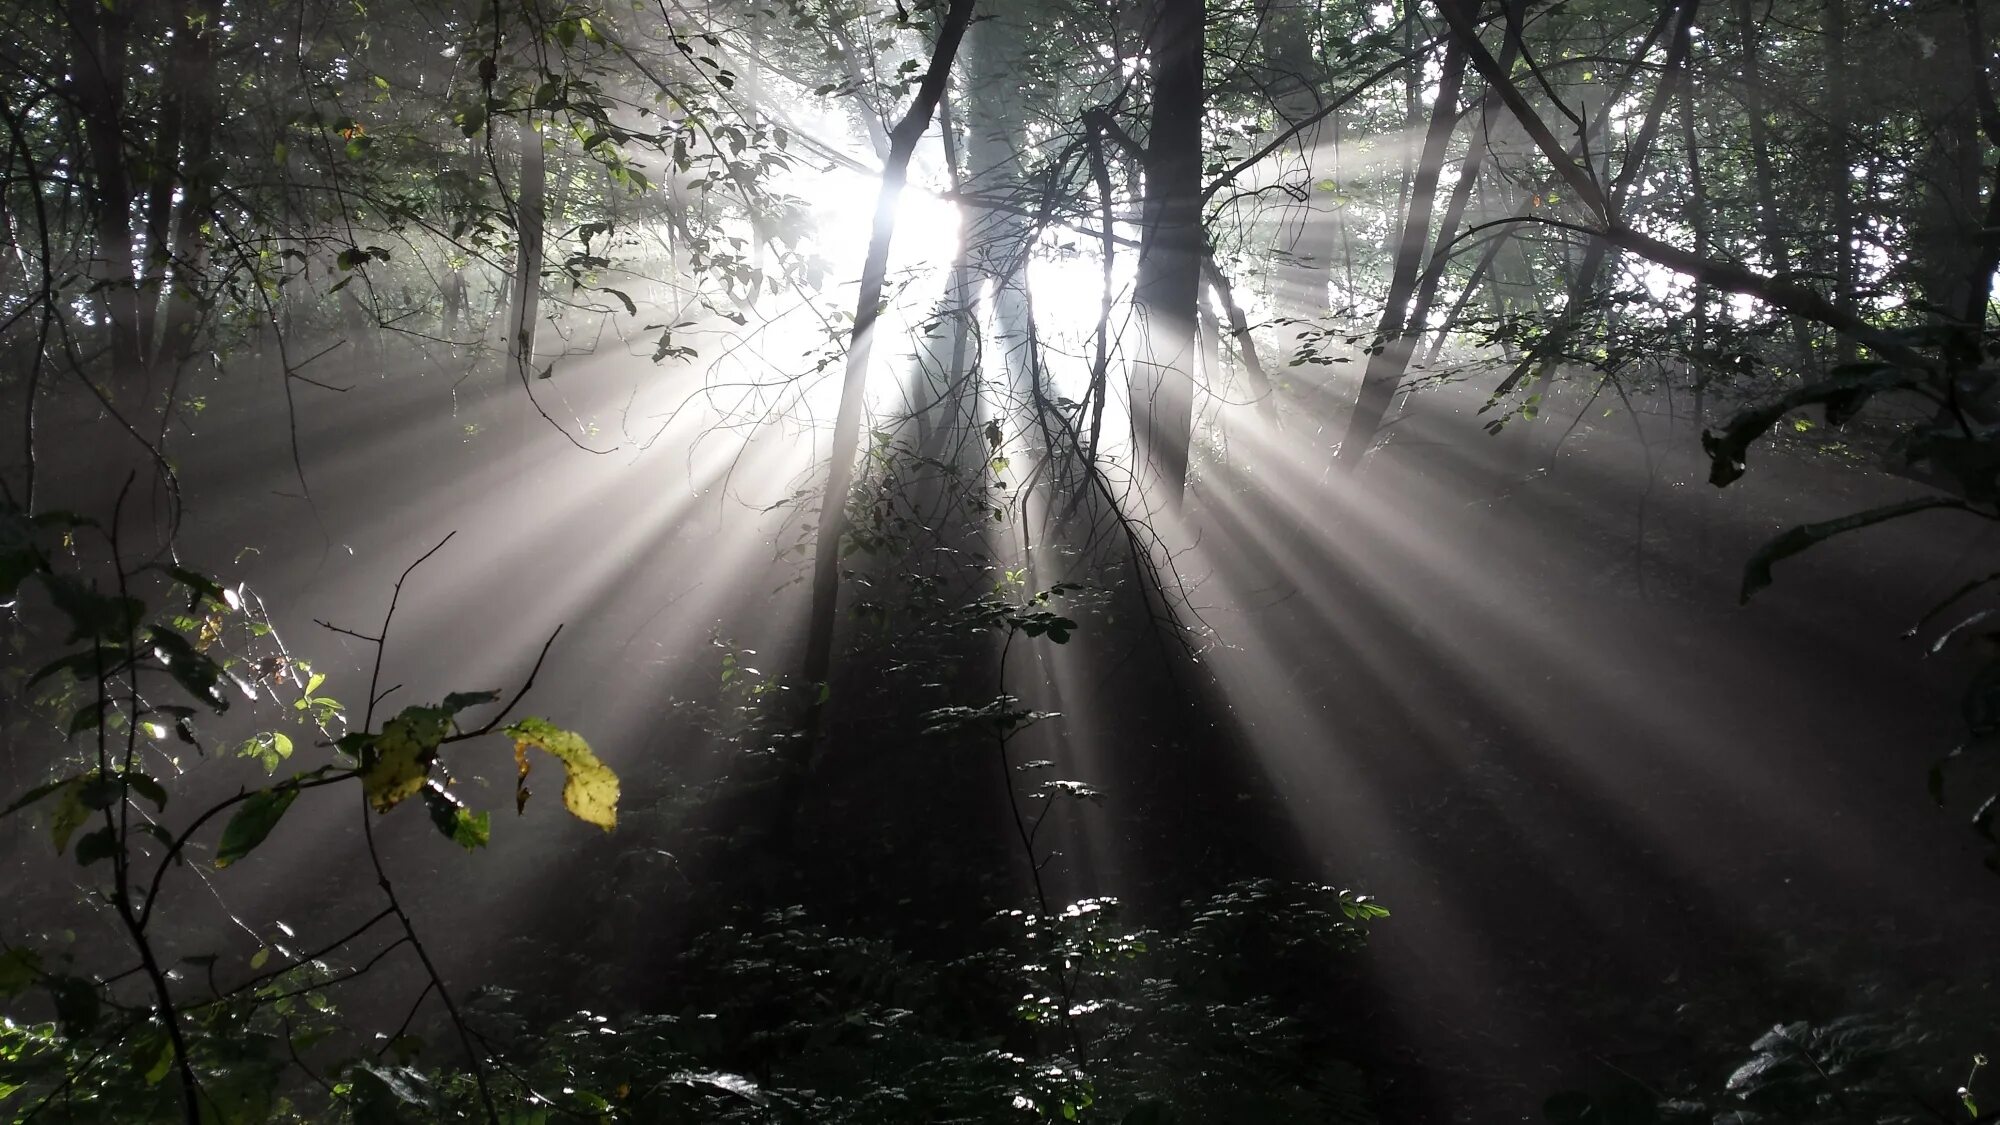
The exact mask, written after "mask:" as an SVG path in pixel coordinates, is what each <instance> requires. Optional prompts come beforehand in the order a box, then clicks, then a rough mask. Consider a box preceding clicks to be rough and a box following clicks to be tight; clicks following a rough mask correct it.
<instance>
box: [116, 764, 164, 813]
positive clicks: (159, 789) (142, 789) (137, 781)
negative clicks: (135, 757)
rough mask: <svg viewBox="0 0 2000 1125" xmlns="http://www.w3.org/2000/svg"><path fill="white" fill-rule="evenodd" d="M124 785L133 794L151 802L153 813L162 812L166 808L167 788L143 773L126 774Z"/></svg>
mask: <svg viewBox="0 0 2000 1125" xmlns="http://www.w3.org/2000/svg"><path fill="white" fill-rule="evenodd" d="M125 784H126V785H127V786H129V787H130V788H131V790H132V791H133V792H134V793H137V794H138V795H139V796H141V797H144V798H146V799H147V800H148V801H151V802H153V811H155V812H164V811H165V810H166V807H167V787H166V786H164V785H161V784H160V783H159V782H158V781H156V780H154V779H153V778H150V777H147V776H146V775H145V774H143V773H128V774H126V775H125Z"/></svg>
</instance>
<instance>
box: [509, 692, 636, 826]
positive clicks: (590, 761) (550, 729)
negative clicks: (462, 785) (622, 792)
mask: <svg viewBox="0 0 2000 1125" xmlns="http://www.w3.org/2000/svg"><path fill="white" fill-rule="evenodd" d="M505 729H506V732H507V734H509V735H511V736H512V737H513V739H514V758H515V761H516V763H517V764H518V768H519V770H520V773H521V776H523V777H526V776H527V751H528V748H529V747H534V748H536V749H539V750H542V751H544V752H546V753H548V754H550V755H551V756H553V757H554V758H555V759H556V760H558V761H560V762H561V763H562V764H563V768H564V770H565V771H566V772H567V775H568V776H567V777H566V778H565V780H564V781H563V795H562V800H563V807H564V808H567V809H568V810H569V811H570V813H571V815H573V816H575V817H576V818H577V819H579V820H583V821H587V822H589V823H591V824H595V825H597V826H598V827H599V828H602V829H604V830H605V831H606V832H609V831H611V830H612V829H613V828H616V827H617V826H618V775H617V774H616V773H613V772H612V770H611V767H609V766H607V765H605V764H604V763H603V762H601V761H599V760H598V758H597V755H596V754H595V753H593V752H592V751H591V749H590V744H589V743H587V742H585V741H584V740H583V737H582V736H581V735H579V734H576V733H575V732H573V731H566V730H563V729H562V728H561V727H558V726H556V725H555V724H553V723H551V722H549V721H548V720H546V719H537V718H527V719H522V720H521V721H520V722H517V723H512V724H509V725H508V726H507V727H506V728H505Z"/></svg>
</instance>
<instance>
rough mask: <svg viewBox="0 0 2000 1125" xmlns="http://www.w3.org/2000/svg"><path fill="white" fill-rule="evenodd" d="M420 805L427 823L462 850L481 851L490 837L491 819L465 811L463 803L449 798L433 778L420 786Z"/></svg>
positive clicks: (491, 833) (444, 789)
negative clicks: (427, 816)
mask: <svg viewBox="0 0 2000 1125" xmlns="http://www.w3.org/2000/svg"><path fill="white" fill-rule="evenodd" d="M424 804H425V806H427V807H428V808H429V809H430V813H431V823H432V824H434V825H436V826H437V830H438V831H439V832H442V833H444V837H445V839H447V840H450V841H451V842H452V843H454V844H457V845H458V846H459V847H461V848H464V849H465V850H466V851H475V850H477V849H479V848H483V847H485V846H486V842H487V841H488V840H489V839H491V838H492V835H493V818H492V817H491V816H490V815H488V814H486V813H475V812H473V811H472V810H470V809H468V808H466V807H465V802H463V801H460V800H459V799H458V798H457V797H454V796H452V795H451V792H450V791H449V790H447V789H446V788H445V787H444V786H442V785H440V784H438V782H437V780H436V779H435V778H434V779H432V780H431V781H429V782H427V783H425V785H424Z"/></svg>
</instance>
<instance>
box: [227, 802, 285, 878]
mask: <svg viewBox="0 0 2000 1125" xmlns="http://www.w3.org/2000/svg"><path fill="white" fill-rule="evenodd" d="M298 798H299V788H298V786H296V785H280V786H278V787H277V788H275V789H260V790H258V791H257V792H255V793H252V794H251V795H250V796H249V797H248V798H246V799H245V800H244V802H243V804H242V806H241V807H239V808H238V809H237V810H236V812H235V814H234V815H233V816H231V817H230V818H229V823H228V824H227V825H225V826H224V827H223V829H222V842H221V844H219V845H218V846H217V847H216V851H215V865H216V866H217V867H227V866H229V865H230V864H232V863H235V862H236V861H237V860H239V859H242V858H243V857H244V856H246V855H249V854H250V853H251V852H252V851H254V850H256V848H257V845H259V844H261V843H263V842H264V837H266V836H269V835H270V834H271V829H273V828H275V827H277V824H278V818H280V817H282V816H284V815H285V810H286V809H289V808H291V807H292V802H293V801H296V800H298Z"/></svg>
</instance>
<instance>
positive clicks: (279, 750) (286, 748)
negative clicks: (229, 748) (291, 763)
mask: <svg viewBox="0 0 2000 1125" xmlns="http://www.w3.org/2000/svg"><path fill="white" fill-rule="evenodd" d="M236 752H237V753H238V754H239V755H241V756H243V757H245V758H255V759H257V760H258V761H259V762H262V763H263V764H264V772H266V773H276V772H278V766H279V765H281V764H282V763H284V762H285V761H286V760H287V759H289V758H290V757H291V756H292V736H291V735H288V734H286V733H284V732H283V731H267V732H265V733H263V734H256V735H252V736H250V738H248V739H246V740H245V741H244V743H243V745H241V746H238V747H237V748H236Z"/></svg>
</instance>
